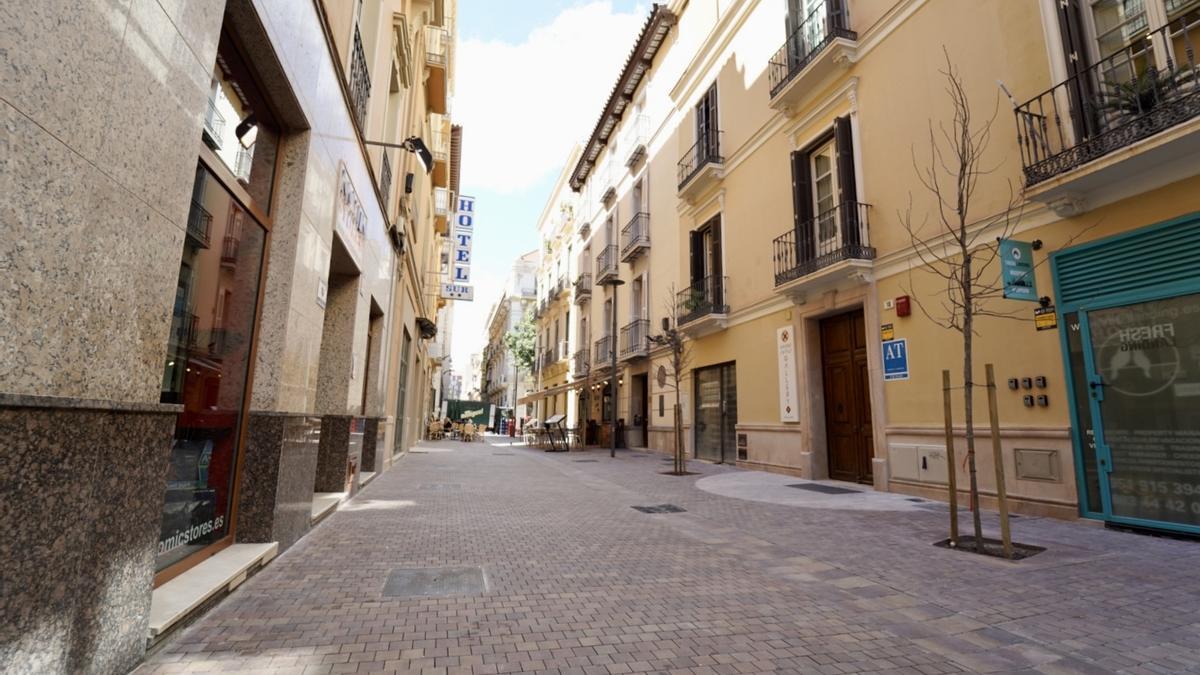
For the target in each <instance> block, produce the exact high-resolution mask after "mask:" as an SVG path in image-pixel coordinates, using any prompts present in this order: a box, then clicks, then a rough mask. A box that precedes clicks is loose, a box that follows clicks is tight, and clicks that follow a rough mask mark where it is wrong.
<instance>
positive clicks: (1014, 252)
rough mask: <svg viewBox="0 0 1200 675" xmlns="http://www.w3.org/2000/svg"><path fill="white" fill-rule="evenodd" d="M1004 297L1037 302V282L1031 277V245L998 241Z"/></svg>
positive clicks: (1011, 240)
mask: <svg viewBox="0 0 1200 675" xmlns="http://www.w3.org/2000/svg"><path fill="white" fill-rule="evenodd" d="M1000 263H1001V272H1000V273H1001V275H1002V279H1003V281H1004V297H1006V298H1008V299H1009V300H1030V301H1033V302H1037V299H1038V294H1037V280H1036V279H1034V277H1033V244H1031V243H1029V242H1027V241H1017V240H1015V239H1001V240H1000Z"/></svg>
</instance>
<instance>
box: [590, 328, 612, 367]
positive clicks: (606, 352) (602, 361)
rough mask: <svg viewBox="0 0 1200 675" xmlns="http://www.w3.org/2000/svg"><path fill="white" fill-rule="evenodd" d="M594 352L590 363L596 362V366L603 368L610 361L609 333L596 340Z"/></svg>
mask: <svg viewBox="0 0 1200 675" xmlns="http://www.w3.org/2000/svg"><path fill="white" fill-rule="evenodd" d="M594 354H595V356H594V357H593V359H592V363H594V364H596V367H597V368H605V367H607V366H609V365H610V364H611V363H612V354H613V339H612V336H611V335H605V336H604V337H602V338H600V339H599V340H596V344H595V352H594Z"/></svg>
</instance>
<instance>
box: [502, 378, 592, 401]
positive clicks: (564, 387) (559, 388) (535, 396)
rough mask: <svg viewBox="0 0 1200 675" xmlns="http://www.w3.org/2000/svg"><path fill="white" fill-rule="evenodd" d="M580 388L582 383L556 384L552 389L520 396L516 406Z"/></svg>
mask: <svg viewBox="0 0 1200 675" xmlns="http://www.w3.org/2000/svg"><path fill="white" fill-rule="evenodd" d="M581 386H583V382H568V383H566V384H558V385H555V386H553V387H550V388H549V389H543V390H542V391H535V392H533V393H530V394H526V395H524V396H522V397H521V398H519V399H517V404H518V405H523V404H526V403H533V402H535V401H540V400H542V399H544V398H547V397H550V396H556V395H558V394H561V393H563V392H564V391H570V390H571V389H577V388H579V387H581Z"/></svg>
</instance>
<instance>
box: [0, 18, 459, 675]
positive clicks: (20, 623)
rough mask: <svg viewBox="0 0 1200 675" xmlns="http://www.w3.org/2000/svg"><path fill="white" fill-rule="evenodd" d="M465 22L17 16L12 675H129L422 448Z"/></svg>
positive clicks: (11, 218)
mask: <svg viewBox="0 0 1200 675" xmlns="http://www.w3.org/2000/svg"><path fill="white" fill-rule="evenodd" d="M60 4H61V3H60ZM454 8H455V3H454V2H453V0H345V1H343V0H312V1H306V2H292V1H291V0H227V1H215V2H202V3H154V2H138V3H115V4H111V5H110V4H107V3H106V4H103V6H101V5H93V4H84V5H78V4H72V5H71V6H70V7H69V8H68V7H67V6H66V5H65V4H64V5H63V7H61V8H56V7H51V6H50V5H47V6H45V7H42V6H39V11H35V12H25V13H7V15H6V17H5V19H4V21H5V26H4V35H5V38H6V39H9V40H14V41H15V43H16V45H18V46H14V47H13V48H11V49H9V48H8V47H9V46H10V45H8V44H6V45H5V50H4V51H5V53H6V54H8V55H9V58H10V61H11V64H10V65H11V66H12V67H11V68H9V69H8V75H6V77H5V79H4V81H3V83H2V84H0V100H2V103H0V111H2V112H3V115H4V119H5V128H6V135H5V143H4V147H5V152H3V153H0V176H2V178H3V185H4V189H3V190H0V204H2V207H0V208H2V209H3V211H4V214H5V215H4V217H3V218H2V219H0V260H3V261H4V262H3V263H0V270H2V271H0V276H3V278H4V282H5V283H4V285H5V288H6V289H7V290H6V292H5V293H4V294H3V299H0V354H2V355H3V356H0V363H3V365H2V366H0V437H2V438H3V439H4V441H3V442H2V444H3V451H2V452H0V456H2V457H4V460H5V464H4V466H5V470H4V474H5V481H4V482H3V485H2V486H0V502H2V503H3V504H4V505H5V508H4V509H3V510H0V530H3V531H4V532H5V535H6V537H7V538H8V541H9V545H8V546H7V547H5V549H4V553H3V554H0V566H2V567H3V568H4V569H5V570H6V573H5V576H4V582H3V583H0V606H3V607H4V608H5V610H6V615H7V616H8V617H9V620H8V621H7V622H6V625H5V629H4V631H3V636H2V637H3V639H0V663H4V664H22V665H23V666H25V667H26V668H28V669H30V670H31V671H36V672H39V673H79V672H88V673H125V672H128V671H129V670H130V669H131V668H133V667H134V666H136V664H137V662H138V661H139V660H140V659H141V657H142V655H143V654H144V653H145V651H146V649H147V648H148V646H150V645H153V644H155V643H157V642H159V641H161V640H162V639H163V638H164V636H165V635H167V634H169V633H170V631H172V630H173V629H175V628H177V627H178V626H180V625H185V624H186V623H187V622H188V619H189V616H191V615H193V614H194V613H196V612H198V611H204V610H205V609H206V608H207V607H210V606H212V604H213V603H214V601H215V600H216V599H218V598H219V597H220V596H221V595H222V594H224V593H227V592H228V591H229V590H231V589H232V588H233V587H234V586H236V585H237V584H238V583H240V582H241V581H242V580H244V579H245V578H246V576H247V575H249V574H253V573H254V572H255V571H257V570H258V569H260V568H261V567H262V566H263V565H265V564H267V563H269V562H270V561H271V560H272V559H273V558H274V557H275V556H276V555H277V554H279V553H280V552H282V551H284V550H286V549H287V548H288V547H290V546H291V545H293V544H294V543H295V542H296V541H298V540H299V539H300V538H302V537H303V536H305V535H306V534H307V533H308V532H309V530H310V529H311V528H312V527H313V525H314V524H315V523H317V522H319V521H320V519H321V518H322V517H324V516H325V515H326V514H328V513H329V512H330V510H332V509H335V508H337V505H338V504H339V502H340V501H341V500H343V499H344V498H346V497H347V496H348V495H350V494H353V493H354V492H355V491H357V490H358V489H359V488H360V487H361V486H362V485H363V484H364V483H365V482H366V481H369V480H371V479H372V478H373V477H374V476H375V475H376V474H377V473H378V472H380V471H383V470H386V469H387V468H388V467H389V466H391V464H392V461H393V458H394V457H395V456H397V455H398V454H400V453H403V452H404V451H405V450H407V448H408V447H409V446H410V445H411V444H412V443H413V442H414V441H415V439H416V437H417V433H418V427H419V426H420V422H421V421H422V420H423V419H424V418H425V416H426V415H427V414H428V413H429V412H430V410H431V405H432V403H431V401H430V394H431V391H432V390H433V386H432V383H434V382H435V381H436V380H437V379H438V373H437V363H438V360H439V358H441V354H440V352H439V351H438V350H437V349H433V350H432V351H431V349H430V344H431V340H432V339H433V338H434V337H435V335H436V334H437V330H438V325H437V320H438V318H439V316H444V312H445V309H444V303H443V302H442V301H441V300H440V299H439V289H438V286H439V285H440V284H439V282H440V281H441V279H442V277H443V275H442V272H443V271H444V270H443V251H444V244H443V242H444V235H445V234H446V232H447V219H448V212H449V210H450V209H452V208H453V204H454V203H455V199H454V196H453V193H454V192H456V190H457V186H456V181H457V175H458V166H457V163H458V154H457V153H458V150H459V143H460V141H461V132H460V131H457V130H456V128H455V127H453V126H452V125H451V124H450V122H449V117H448V114H449V112H450V110H449V106H450V96H451V94H452V92H453V77H454V73H453V68H454V58H453V49H452V45H453V41H454V39H453V36H454V27H453V16H454ZM68 19H69V20H68ZM48 83H49V84H48ZM401 146H402V147H401ZM439 310H441V311H442V314H439ZM63 523H70V525H69V526H68V527H65V528H64V527H63Z"/></svg>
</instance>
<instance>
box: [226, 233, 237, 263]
mask: <svg viewBox="0 0 1200 675" xmlns="http://www.w3.org/2000/svg"><path fill="white" fill-rule="evenodd" d="M240 243H241V239H239V238H238V237H237V236H236V235H232V234H227V235H225V239H224V241H222V242H221V262H222V263H224V264H226V265H232V264H234V263H236V262H237V257H238V246H239V245H240Z"/></svg>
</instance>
